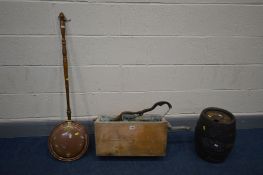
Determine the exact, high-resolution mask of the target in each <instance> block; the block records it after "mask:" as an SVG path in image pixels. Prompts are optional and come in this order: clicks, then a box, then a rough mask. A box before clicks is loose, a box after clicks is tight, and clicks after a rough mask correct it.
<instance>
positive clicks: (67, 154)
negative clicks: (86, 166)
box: [48, 12, 89, 161]
mask: <svg viewBox="0 0 263 175" xmlns="http://www.w3.org/2000/svg"><path fill="white" fill-rule="evenodd" d="M59 19H60V30H61V35H62V54H63V67H64V78H65V89H66V99H67V120H66V121H64V122H62V123H60V124H58V125H57V126H56V127H55V128H54V129H53V130H52V131H51V133H50V135H49V138H48V148H49V151H50V153H51V155H53V156H54V157H55V158H56V159H58V160H62V161H73V160H76V159H79V158H80V157H81V156H82V155H84V153H85V152H86V151H87V148H88V143H89V139H88V134H87V130H86V128H85V127H84V126H83V125H82V124H80V123H78V122H76V121H72V120H71V110H70V100H69V80H68V61H67V49H66V39H65V22H66V21H67V20H66V18H65V16H64V14H63V13H62V12H61V13H60V14H59Z"/></svg>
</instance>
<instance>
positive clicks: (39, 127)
mask: <svg viewBox="0 0 263 175" xmlns="http://www.w3.org/2000/svg"><path fill="white" fill-rule="evenodd" d="M234 115H235V116H236V122H237V129H250V128H263V114H262V113H257V114H254V113H253V114H234ZM165 118H166V119H167V120H168V121H169V122H170V123H171V124H172V125H173V126H181V125H186V126H190V127H191V128H192V131H193V130H194V128H195V125H196V122H197V120H198V118H199V115H197V114H181V115H176V116H167V117H165ZM95 119H96V117H94V116H91V117H79V118H78V117H75V118H74V121H79V122H81V123H82V124H84V125H85V126H86V127H87V129H88V133H89V134H93V133H94V127H93V122H94V120H95ZM62 121H63V120H59V119H50V118H49V119H46V118H34V119H0V138H12V137H34V136H36V137H37V136H48V135H49V133H50V132H51V130H52V129H53V128H54V127H55V126H56V125H57V124H59V123H60V122H62Z"/></svg>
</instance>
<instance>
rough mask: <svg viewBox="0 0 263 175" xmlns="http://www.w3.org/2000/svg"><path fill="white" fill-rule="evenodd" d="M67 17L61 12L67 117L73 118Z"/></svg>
mask: <svg viewBox="0 0 263 175" xmlns="http://www.w3.org/2000/svg"><path fill="white" fill-rule="evenodd" d="M66 21H67V20H66V18H65V15H64V14H63V13H62V12H61V13H60V14H59V22H60V31H61V44H62V55H63V68H64V79H65V89H66V98H67V117H68V120H71V109H70V100H69V78H68V58H67V46H66V37H65V35H66V25H65V23H66Z"/></svg>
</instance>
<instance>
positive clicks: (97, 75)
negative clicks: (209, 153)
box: [0, 0, 263, 120]
mask: <svg viewBox="0 0 263 175" xmlns="http://www.w3.org/2000/svg"><path fill="white" fill-rule="evenodd" d="M61 11H63V12H64V14H65V16H66V17H68V18H70V19H71V22H69V23H67V34H68V35H67V45H68V54H69V55H68V58H69V64H70V75H69V76H70V86H71V87H70V91H71V103H72V105H71V106H72V110H73V116H79V117H89V116H94V115H101V114H110V115H115V114H118V113H120V112H121V111H123V110H140V109H142V108H145V107H149V106H151V105H152V104H153V103H154V102H156V101H159V100H167V101H169V102H171V104H172V105H173V109H172V111H171V112H170V113H169V114H170V115H171V116H177V115H180V114H199V113H200V112H201V111H202V109H204V108H205V107H208V106H216V107H221V108H225V109H227V110H229V111H231V112H233V113H241V114H243V113H262V112H263V0H223V1H222V0H220V1H219V0H125V1H121V0H90V1H81V2H80V1H79V2H78V1H37V0H31V1H25V0H17V1H14V0H12V1H0V83H1V86H0V87H1V88H0V119H2V120H6V119H22V118H23V119H33V118H45V119H46V118H63V117H65V116H66V112H65V109H66V107H65V94H64V91H65V90H64V80H63V69H62V55H61V44H60V31H59V24H58V14H59V12H61Z"/></svg>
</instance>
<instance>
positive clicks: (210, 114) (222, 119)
mask: <svg viewBox="0 0 263 175" xmlns="http://www.w3.org/2000/svg"><path fill="white" fill-rule="evenodd" d="M205 116H207V118H208V119H210V120H212V121H214V122H217V123H224V124H230V123H232V122H233V119H234V118H233V115H231V114H230V113H226V112H223V111H220V110H208V111H206V113H205Z"/></svg>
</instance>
